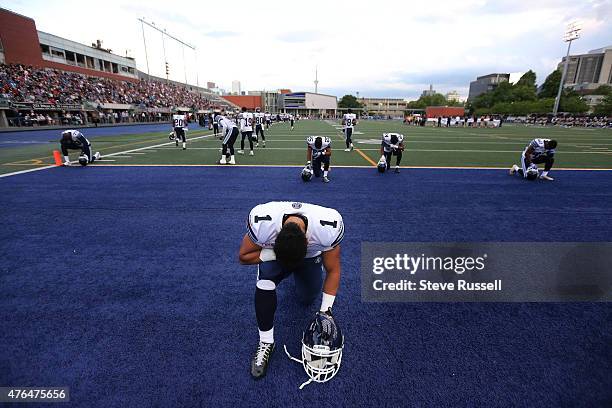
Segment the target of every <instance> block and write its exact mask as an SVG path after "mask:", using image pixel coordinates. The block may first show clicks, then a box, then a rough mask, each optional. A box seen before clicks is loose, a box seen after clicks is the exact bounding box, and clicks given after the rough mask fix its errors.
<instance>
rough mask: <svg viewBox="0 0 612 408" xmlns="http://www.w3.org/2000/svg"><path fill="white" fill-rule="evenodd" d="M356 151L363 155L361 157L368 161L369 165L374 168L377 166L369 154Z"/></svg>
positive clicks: (359, 150)
mask: <svg viewBox="0 0 612 408" xmlns="http://www.w3.org/2000/svg"><path fill="white" fill-rule="evenodd" d="M355 151H356V152H357V153H359V154H360V155H361V157H363V158H364V159H366V160H367V161H368V163H370V164H371V165H372V166H377V164H376V163H375V162H374V160H372V159H370V157H368V155H367V154H365V153H364V152H362V151H361V149H355Z"/></svg>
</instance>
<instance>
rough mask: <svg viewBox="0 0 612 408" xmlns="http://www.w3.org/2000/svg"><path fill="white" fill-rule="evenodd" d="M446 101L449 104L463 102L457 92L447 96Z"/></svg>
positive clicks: (449, 93) (451, 92)
mask: <svg viewBox="0 0 612 408" xmlns="http://www.w3.org/2000/svg"><path fill="white" fill-rule="evenodd" d="M446 100H447V101H449V102H459V101H460V100H461V96H460V95H459V92H457V91H450V92H448V93H447V94H446Z"/></svg>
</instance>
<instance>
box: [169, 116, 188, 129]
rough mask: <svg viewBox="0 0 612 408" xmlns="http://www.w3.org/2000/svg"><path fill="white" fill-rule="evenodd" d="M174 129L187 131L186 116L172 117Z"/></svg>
mask: <svg viewBox="0 0 612 408" xmlns="http://www.w3.org/2000/svg"><path fill="white" fill-rule="evenodd" d="M172 127H174V128H183V129H187V118H186V117H185V115H182V114H181V115H172Z"/></svg>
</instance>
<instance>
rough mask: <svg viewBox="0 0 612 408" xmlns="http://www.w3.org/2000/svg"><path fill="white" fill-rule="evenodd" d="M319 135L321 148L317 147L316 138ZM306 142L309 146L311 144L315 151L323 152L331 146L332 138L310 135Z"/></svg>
mask: <svg viewBox="0 0 612 408" xmlns="http://www.w3.org/2000/svg"><path fill="white" fill-rule="evenodd" d="M317 137H320V138H321V139H322V140H321V142H322V143H321V148H320V149H317V148H316V147H315V139H316V138H317ZM306 144H307V145H308V146H310V148H311V149H312V150H313V151H315V152H322V151H323V150H325V149H327V148H328V147H331V139H330V138H329V137H325V136H308V138H307V139H306Z"/></svg>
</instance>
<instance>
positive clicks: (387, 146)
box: [382, 133, 404, 152]
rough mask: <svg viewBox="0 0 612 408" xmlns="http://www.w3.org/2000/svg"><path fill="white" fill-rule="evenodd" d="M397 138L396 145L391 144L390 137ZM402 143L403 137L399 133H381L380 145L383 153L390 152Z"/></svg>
mask: <svg viewBox="0 0 612 408" xmlns="http://www.w3.org/2000/svg"><path fill="white" fill-rule="evenodd" d="M393 135H395V136H397V143H396V144H393V143H391V136H393ZM403 141H404V135H402V134H399V133H383V135H382V145H383V149H384V151H385V152H390V151H391V150H393V149H395V148H397V146H399V145H400V144H401V143H402V142H403Z"/></svg>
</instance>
